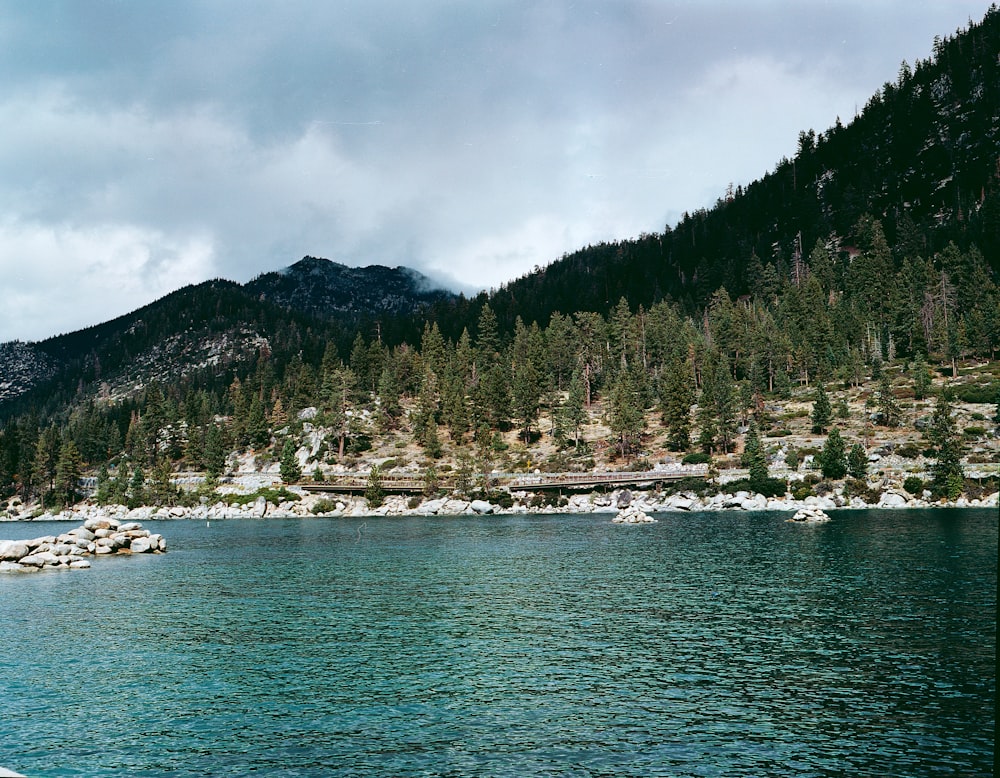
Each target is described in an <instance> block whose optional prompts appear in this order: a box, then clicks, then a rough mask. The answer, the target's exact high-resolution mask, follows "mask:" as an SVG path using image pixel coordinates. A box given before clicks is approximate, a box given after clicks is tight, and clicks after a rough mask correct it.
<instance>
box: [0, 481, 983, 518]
mask: <svg viewBox="0 0 1000 778" xmlns="http://www.w3.org/2000/svg"><path fill="white" fill-rule="evenodd" d="M289 491H291V492H293V493H295V494H297V495H298V496H299V497H300V499H299V500H286V501H283V502H280V503H274V502H268V501H267V500H265V499H264V498H263V497H259V498H257V500H256V501H254V502H252V503H246V504H241V503H239V502H232V503H227V502H225V501H222V500H220V501H218V502H216V503H214V504H211V505H198V506H195V507H193V508H188V507H182V506H173V507H154V506H144V507H140V508H133V509H131V510H130V509H129V508H127V507H126V506H124V505H109V506H97V505H92V504H86V503H84V504H80V505H77V506H75V507H73V508H71V509H67V510H64V511H62V512H59V513H42V514H40V515H37V516H36V515H34V514H33V513H31V512H28V511H25V512H24V513H22V514H20V515H14V516H11V517H9V519H8V520H12V521H16V520H20V521H28V520H34V521H67V522H69V521H72V522H83V523H84V526H86V523H87V522H88V521H94V520H110V521H112V522H117V523H118V524H119V525H124V524H131V523H137V522H144V521H162V520H200V521H211V520H213V519H215V520H222V519H261V518H266V517H344V516H346V517H371V516H468V515H510V514H558V513H608V514H616V513H617V512H618V510H619V496H620V494H621V492H620V491H616V492H610V493H606V494H597V493H593V494H575V495H571V496H569V497H568V498H567V499H566V500H565V501H564V502H562V504H541V505H540V504H537V503H538V500H537V498H534V496H533V495H531V494H530V493H523V492H515V493H514V494H513V495H511V497H512V498H513V505H512V506H511V507H501V506H500V505H499V504H497V503H494V502H488V501H486V500H466V499H462V498H459V497H455V496H447V497H438V498H434V499H424V500H421V501H420V502H419V503H418V504H414V502H413V498H411V497H406V496H395V495H393V496H389V497H387V498H386V499H385V502H384V503H383V504H382V505H380V506H379V507H377V508H369V507H368V503H367V501H366V500H365V498H364V497H355V496H347V495H340V496H337V497H334V498H330V497H318V496H316V495H313V494H309V493H307V492H305V491H304V490H301V489H298V488H296V487H291V488H290V490H289ZM998 497H1000V495H998V493H996V492H994V493H993V494H991V495H989V496H987V497H985V498H983V499H981V500H980V499H973V500H969V499H966V498H965V497H960V498H959V499H957V500H955V501H951V502H946V501H931V500H927V499H923V498H918V497H913V496H912V495H909V494H906V493H905V492H903V491H901V490H898V489H886V490H885V491H883V492H881V493H880V497H879V499H878V500H877V501H876V502H866V501H865V500H863V499H862V498H860V497H856V496H855V497H850V498H848V497H845V496H843V495H841V494H838V493H833V494H829V495H824V496H822V497H817V496H809V497H806V498H805V499H803V500H796V499H794V498H793V497H791V495H787V494H786V495H785V496H784V497H770V498H768V497H764V496H763V495H760V494H754V493H751V492H747V491H736V492H735V493H725V492H723V493H719V494H715V495H712V496H703V497H699V496H698V495H696V494H693V493H690V492H681V493H678V494H673V495H663V494H658V493H656V492H652V491H632V492H631V500H632V502H633V503H634V504H635V506H636V508H637V509H638V510H640V511H642V512H643V513H646V514H651V513H669V512H695V511H787V512H789V513H794V512H795V511H798V510H800V509H803V508H818V509H820V510H836V509H866V508H903V509H905V508H991V507H992V508H995V507H997V505H998Z"/></svg>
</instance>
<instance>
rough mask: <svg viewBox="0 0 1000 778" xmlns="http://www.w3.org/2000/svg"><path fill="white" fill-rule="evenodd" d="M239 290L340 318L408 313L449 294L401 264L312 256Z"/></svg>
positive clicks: (328, 316) (332, 317) (451, 296)
mask: <svg viewBox="0 0 1000 778" xmlns="http://www.w3.org/2000/svg"><path fill="white" fill-rule="evenodd" d="M244 290H245V291H246V292H247V293H248V294H251V295H253V296H255V297H258V298H259V299H261V300H267V301H269V302H272V303H275V304H276V305H280V306H282V307H283V308H288V309H290V310H295V311H299V312H300V313H308V314H312V315H314V316H318V317H322V318H329V319H336V320H337V321H340V322H342V323H343V322H346V321H360V320H363V319H368V318H371V317H378V316H384V315H386V314H388V315H395V316H403V315H413V314H416V313H419V312H420V311H421V310H422V309H423V308H425V307H426V306H429V305H431V304H433V303H440V302H445V301H448V300H451V299H452V298H454V295H453V294H451V293H450V292H447V291H445V290H443V289H440V288H437V287H435V285H434V284H433V282H432V281H431V280H430V279H429V278H427V277H426V276H423V275H421V274H420V273H418V272H417V271H416V270H411V269H410V268H407V267H395V268H388V267H383V266H381V265H369V266H368V267H347V266H346V265H341V264H339V263H337V262H331V261H330V260H328V259H317V258H316V257H304V258H303V259H301V260H299V261H298V262H296V263H295V264H294V265H292V266H291V267H287V268H285V269H284V270H279V271H277V272H274V273H265V274H263V275H260V276H258V277H257V278H255V279H253V280H252V281H251V282H250V283H248V284H247V285H246V286H245V287H244Z"/></svg>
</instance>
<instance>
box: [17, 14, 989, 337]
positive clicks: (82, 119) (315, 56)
mask: <svg viewBox="0 0 1000 778" xmlns="http://www.w3.org/2000/svg"><path fill="white" fill-rule="evenodd" d="M49 5H50V6H51V7H48V6H46V8H48V10H45V9H44V8H42V4H32V3H24V4H6V5H2V6H0V38H2V40H3V43H4V46H2V47H0V75H2V76H3V79H4V91H3V94H2V95H0V171H2V172H3V174H2V175H0V269H2V270H3V272H4V273H5V278H6V280H7V283H6V284H5V289H4V291H5V296H6V297H7V299H8V300H13V301H14V304H13V305H7V306H3V307H0V340H4V339H7V338H41V337H45V336H47V335H50V334H53V333H55V332H56V331H59V330H63V329H72V328H76V327H83V326H87V325H90V324H95V323H98V322H99V321H103V320H105V319H106V318H108V316H109V315H113V314H116V313H122V312H124V311H125V310H127V309H128V307H129V306H132V307H134V306H135V305H138V304H141V303H143V302H148V300H149V299H151V298H152V297H153V296H155V295H157V294H160V293H163V292H166V291H170V290H172V289H173V288H176V287H177V286H180V285H182V284H185V283H191V282H196V281H201V280H205V279H207V278H209V277H211V276H214V275H222V276H225V277H227V278H231V279H233V280H236V281H243V280H247V279H249V278H251V277H252V276H254V275H256V274H258V273H261V272H264V271H267V270H273V269H277V268H280V267H282V266H285V265H288V264H291V263H292V262H294V261H295V260H297V259H298V258H299V257H301V256H303V255H304V254H312V255H318V256H326V257H329V258H331V259H336V260H338V261H342V262H345V263H347V264H357V265H365V264H372V263H379V264H389V265H394V264H406V265H410V266H413V267H415V268H416V269H418V270H423V271H429V272H430V273H431V274H433V275H436V276H438V277H449V278H453V279H456V280H457V281H458V282H460V283H462V284H463V285H466V286H468V285H475V286H483V287H488V286H496V285H499V284H501V283H503V282H504V281H506V280H509V279H510V278H512V277H515V276H518V275H521V274H523V273H525V272H528V271H530V270H531V268H532V267H534V266H535V265H545V264H548V263H550V262H552V261H554V260H556V259H558V257H559V256H561V255H562V254H563V253H565V252H569V251H573V250H574V249H576V248H579V247H580V246H583V245H586V244H587V243H593V242H597V241H601V240H616V239H622V238H628V237H631V236H634V235H636V234H638V233H640V232H643V231H658V230H661V229H662V228H663V227H664V225H666V224H672V223H674V222H675V221H676V220H677V219H678V218H679V216H680V213H681V212H682V211H683V210H694V209H696V208H699V207H703V206H711V204H712V203H713V202H714V201H715V199H716V198H718V197H720V196H721V195H722V194H723V192H724V190H725V186H726V184H727V183H729V182H734V183H741V182H742V183H749V182H750V181H752V180H753V179H755V178H757V177H759V176H760V175H762V174H763V173H764V172H766V171H767V170H770V169H772V168H773V167H774V165H775V163H776V162H777V161H778V160H779V159H780V157H782V156H786V155H787V156H791V155H792V154H794V152H795V145H796V140H797V134H798V132H799V131H800V130H804V129H808V128H810V127H812V128H814V129H815V130H817V131H822V130H824V129H826V127H828V126H829V125H830V124H831V123H832V122H833V120H834V119H835V118H836V116H837V115H839V116H840V117H841V118H842V120H843V121H844V123H845V124H846V123H847V122H848V120H849V119H850V117H851V116H852V115H853V113H854V109H855V108H856V107H857V105H858V104H859V103H860V104H861V105H863V104H864V102H865V101H866V100H867V98H868V96H869V95H870V93H871V91H872V90H873V89H876V88H878V86H879V85H880V84H881V83H882V81H884V80H887V79H891V78H893V77H894V75H895V72H896V68H897V66H898V61H899V60H900V59H902V58H903V57H904V56H906V57H908V58H909V59H910V61H911V62H912V61H913V58H914V57H915V56H927V55H928V54H929V53H930V48H931V39H932V38H933V35H934V34H935V33H937V34H942V35H944V34H949V33H950V32H951V31H952V30H953V29H955V28H956V27H958V26H959V25H962V24H964V23H965V20H966V16H967V14H968V13H970V9H975V11H974V12H973V16H974V17H976V18H978V17H981V15H982V9H981V8H979V5H980V4H979V3H977V2H976V0H961V2H959V0H955V2H953V3H947V4H944V3H941V4H924V5H919V4H918V5H917V6H914V5H913V4H908V5H905V6H904V5H903V4H902V3H899V2H894V3H881V4H879V3H875V4H873V3H868V2H861V0H830V1H829V2H826V3H823V4H802V3H795V2H790V0H755V1H754V2H750V1H749V0H748V2H746V3H731V2H710V3H697V4H694V3H690V2H680V1H679V0H678V1H676V2H675V1H674V0H663V2H660V1H659V0H657V1H656V2H650V1H647V0H629V1H628V2H617V1H615V2H610V1H606V0H574V2H569V0H566V2H562V1H561V0H555V1H554V2H546V3H542V4H528V5H524V4H515V3H510V2H506V0H489V1H488V2H487V1H486V0H484V2H481V3H478V2H477V3H472V4H458V5H456V4H454V3H450V2H448V3H440V2H435V0H429V1H428V2H426V3H421V4H419V5H414V4H412V3H396V2H391V0H386V2H377V3H371V4H356V3H348V4H346V5H345V4H332V3H316V2H310V1H309V0H300V1H298V2H296V0H289V1H288V2H286V3H280V4H277V3H273V2H269V1H268V0H241V2H238V3H237V2H233V1H232V0H218V2H212V3H203V2H200V1H199V0H193V1H192V2H188V1H187V0H177V1H176V2H172V3H141V4H134V3H103V4H96V5H94V6H93V8H91V7H90V6H88V7H87V9H86V11H84V10H81V8H80V6H79V4H78V3H74V2H71V0H51V3H50V4H49ZM36 6H37V7H36ZM39 8H42V10H38V9H39ZM53 9H55V10H53ZM52 18H59V19H60V20H61V23H60V24H58V25H53V24H52V23H51V19H52ZM897 20H903V21H902V22H900V23H898V24H896V23H889V21H893V22H895V21H897ZM5 31H13V32H10V33H9V34H8V33H6V32H5ZM14 33H16V34H14ZM5 35H6V36H7V37H4V36H5ZM12 252H13V253H12ZM29 255H31V256H38V257H39V258H40V259H39V264H38V266H37V267H26V266H24V264H23V263H22V262H21V260H20V257H24V256H29ZM112 257H113V258H114V259H113V260H112V259H111V258H112ZM102 263H103V264H102ZM88 268H89V270H87V269H88ZM160 268H165V269H167V272H160ZM42 269H44V272H42ZM85 271H86V272H85ZM87 272H89V273H90V275H89V276H88V275H86V273H87ZM131 273H135V274H137V277H135V278H132V277H131V276H130V275H129V274H131ZM102 278H103V279H105V281H107V279H114V280H113V284H112V283H103V284H102V283H101V282H100V280H99V279H102ZM81 279H82V280H81ZM81 284H84V285H83V286H81ZM81 290H85V294H81ZM39 311H41V312H39Z"/></svg>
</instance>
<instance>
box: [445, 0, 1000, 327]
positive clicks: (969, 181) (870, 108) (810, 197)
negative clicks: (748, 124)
mask: <svg viewBox="0 0 1000 778" xmlns="http://www.w3.org/2000/svg"><path fill="white" fill-rule="evenodd" d="M998 52H1000V11H998V10H997V7H996V6H995V5H994V6H992V7H991V8H990V9H989V11H988V12H987V13H986V15H985V17H984V19H983V20H982V21H981V22H979V23H975V24H971V25H970V26H969V28H968V29H967V30H964V31H961V32H959V33H956V35H954V36H953V37H949V38H944V39H940V38H938V39H936V40H935V42H934V54H933V57H931V58H929V59H926V60H921V61H919V62H917V63H915V65H913V66H912V67H911V66H910V65H909V64H907V63H905V62H904V63H902V65H901V67H900V70H899V73H898V76H897V78H896V80H895V81H892V82H886V83H885V85H884V86H883V88H882V89H881V90H880V91H879V92H878V93H877V94H875V95H873V96H872V98H871V99H870V100H869V102H868V104H867V105H866V106H865V108H864V110H863V111H862V112H861V113H860V114H859V115H858V116H857V117H855V118H854V119H853V120H852V121H851V122H850V123H848V124H847V125H843V124H842V123H841V122H840V120H839V119H838V121H837V122H836V123H835V125H834V126H833V127H830V128H829V129H827V130H826V131H823V132H819V133H817V132H815V131H814V130H807V131H803V132H802V133H800V136H799V144H798V149H797V153H796V155H795V156H794V158H792V159H783V160H781V161H780V162H779V163H778V164H777V166H776V167H775V169H774V171H773V172H771V173H769V174H768V175H766V176H764V177H763V178H761V179H760V180H758V181H754V182H752V183H751V184H749V185H748V186H746V187H742V186H738V187H735V188H732V187H731V188H730V190H729V191H727V192H726V193H725V194H724V196H723V197H721V198H720V199H719V200H718V202H717V203H716V204H715V206H714V207H713V208H711V209H700V210H696V211H694V212H691V213H686V214H684V216H683V218H682V219H681V221H680V222H679V223H678V224H676V225H675V226H673V227H667V228H666V229H665V230H664V231H663V232H662V233H655V234H648V235H643V236H641V237H639V238H635V239H631V240H621V241H617V242H611V243H601V244H598V245H594V246H587V247H585V248H581V249H580V250H579V251H576V252H574V253H571V254H569V255H567V256H566V257H564V258H562V259H559V260H557V261H555V262H553V263H552V264H550V265H548V266H547V267H544V268H542V269H541V270H539V271H537V272H534V273H531V274H528V275H526V276H524V277H523V278H519V279H516V280H514V281H511V282H510V283H509V284H507V285H506V286H504V287H503V288H501V289H500V290H498V291H497V292H495V293H494V294H493V295H492V296H490V297H489V304H490V306H491V308H492V309H493V310H494V312H495V313H496V315H497V318H498V320H499V321H500V322H501V324H502V325H503V326H505V327H507V328H511V327H513V324H514V320H515V318H516V317H517V316H520V317H521V318H522V319H523V320H524V321H532V320H537V321H538V322H540V323H544V322H546V321H548V318H549V316H551V314H552V312H553V311H561V312H563V313H568V312H571V311H574V310H586V311H597V312H602V313H606V312H607V311H609V310H610V309H611V308H612V307H613V306H614V305H616V304H617V302H618V300H619V299H620V298H622V297H624V298H625V299H627V300H628V301H629V303H630V304H631V305H632V306H633V307H635V306H637V305H643V306H645V307H649V305H651V304H652V303H654V302H656V301H658V300H663V299H671V300H674V301H677V302H679V303H681V304H682V305H683V306H684V307H685V309H686V310H688V311H689V312H691V313H696V312H697V310H698V309H699V308H700V307H702V306H704V305H705V304H706V303H707V302H708V300H709V298H710V296H711V295H712V294H714V293H715V292H716V291H717V290H718V289H719V288H725V290H726V291H727V293H728V294H729V295H730V297H732V298H734V299H735V298H737V297H739V296H742V295H745V294H748V293H751V292H753V291H754V284H755V283H757V282H758V281H759V279H760V277H761V276H762V275H763V274H765V273H766V274H768V275H771V274H773V275H774V276H775V277H777V278H788V277H789V276H790V275H791V273H792V272H793V266H794V264H795V263H796V262H797V261H802V260H803V259H804V258H805V257H807V255H808V254H809V252H810V251H811V249H812V248H813V247H814V246H815V245H816V243H817V241H821V242H822V243H823V244H824V245H826V246H827V247H828V248H829V249H831V250H833V251H835V252H845V253H851V252H852V251H854V249H855V248H856V247H857V246H858V244H859V243H860V242H861V241H862V240H863V238H864V236H863V235H861V234H859V232H860V231H859V224H860V223H861V222H862V220H863V219H864V218H865V217H871V218H874V219H877V220H878V221H879V222H880V224H881V227H882V229H883V231H884V233H885V237H886V240H887V242H888V243H889V245H890V246H893V247H894V248H895V249H896V252H897V260H900V259H902V257H903V256H905V255H910V256H914V255H918V254H919V255H921V256H924V257H929V256H932V255H933V254H934V253H935V252H938V251H941V250H943V249H944V248H945V247H946V246H947V245H948V244H949V243H950V242H954V243H955V244H956V245H957V246H958V247H959V248H961V249H963V250H965V249H968V248H969V247H970V246H972V245H976V246H977V247H978V248H979V250H980V251H981V252H982V254H983V255H984V257H985V258H986V261H987V263H988V264H989V267H990V269H991V271H992V273H993V277H994V278H996V277H997V274H998V273H1000V57H998V56H997V53H998ZM486 300H487V298H486V297H485V296H482V297H481V299H480V300H479V301H478V304H477V305H476V306H474V307H473V309H472V310H471V311H468V312H464V311H461V310H460V311H457V312H456V314H455V317H456V318H457V321H452V319H451V317H450V316H449V314H448V313H446V312H445V313H442V323H441V326H442V330H443V331H445V332H446V334H449V335H451V336H452V337H457V335H458V333H459V332H460V331H461V328H462V327H463V326H469V325H470V324H472V323H474V322H475V319H476V317H477V316H478V311H479V309H480V308H481V307H482V305H483V304H484V303H485V302H486Z"/></svg>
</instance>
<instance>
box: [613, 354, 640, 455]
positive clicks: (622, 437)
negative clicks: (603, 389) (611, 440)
mask: <svg viewBox="0 0 1000 778" xmlns="http://www.w3.org/2000/svg"><path fill="white" fill-rule="evenodd" d="M644 425H645V419H644V417H643V412H642V408H641V407H640V406H639V399H638V397H637V392H636V391H635V387H634V386H633V384H632V380H631V378H630V376H629V373H628V371H622V372H621V373H620V374H619V376H618V380H617V381H616V382H615V386H614V389H613V390H612V393H611V407H610V409H609V412H608V426H609V427H610V428H611V432H612V433H613V434H614V436H615V438H616V440H617V445H618V450H619V452H620V453H621V455H622V456H623V457H626V456H627V457H631V455H632V454H633V453H634V452H635V451H636V449H637V448H638V445H639V439H640V435H641V433H642V429H643V427H644Z"/></svg>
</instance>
